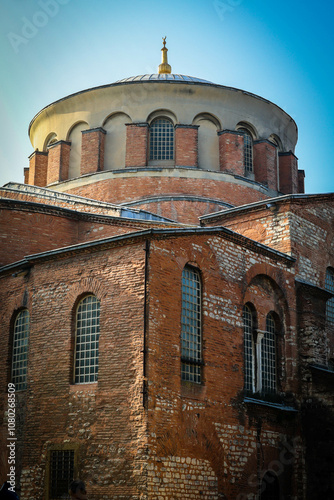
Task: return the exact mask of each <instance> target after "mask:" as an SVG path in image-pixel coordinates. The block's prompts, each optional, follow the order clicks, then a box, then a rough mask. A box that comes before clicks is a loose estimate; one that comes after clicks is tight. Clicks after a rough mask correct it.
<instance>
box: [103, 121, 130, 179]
mask: <svg viewBox="0 0 334 500" xmlns="http://www.w3.org/2000/svg"><path fill="white" fill-rule="evenodd" d="M131 122H132V120H131V118H130V116H129V115H127V114H126V113H113V114H112V115H109V116H108V117H107V118H106V119H105V121H104V123H103V128H104V130H105V131H106V137H105V146H104V170H115V169H117V168H124V164H125V148H126V126H125V124H126V123H131Z"/></svg>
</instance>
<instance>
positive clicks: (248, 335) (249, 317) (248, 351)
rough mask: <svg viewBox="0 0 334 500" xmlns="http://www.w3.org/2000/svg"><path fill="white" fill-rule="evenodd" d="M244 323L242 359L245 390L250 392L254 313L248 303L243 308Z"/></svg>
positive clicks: (251, 383) (252, 370)
mask: <svg viewBox="0 0 334 500" xmlns="http://www.w3.org/2000/svg"><path fill="white" fill-rule="evenodd" d="M243 325H244V360H245V372H244V377H245V391H248V392H250V391H251V392H252V391H254V389H255V384H254V364H255V363H254V362H255V359H254V355H255V353H254V338H253V336H254V326H255V325H254V313H253V311H252V310H251V308H250V307H249V306H248V305H245V306H244V308H243Z"/></svg>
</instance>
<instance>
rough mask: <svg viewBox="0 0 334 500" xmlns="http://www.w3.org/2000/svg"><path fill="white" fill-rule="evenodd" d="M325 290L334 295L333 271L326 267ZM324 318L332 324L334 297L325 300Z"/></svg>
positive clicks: (333, 320) (333, 319)
mask: <svg viewBox="0 0 334 500" xmlns="http://www.w3.org/2000/svg"><path fill="white" fill-rule="evenodd" d="M325 288H326V290H328V291H329V292H332V293H334V269H332V268H331V267H328V268H327V270H326V280H325ZM326 318H327V320H328V321H331V322H332V323H334V297H332V298H330V299H328V300H327V303H326Z"/></svg>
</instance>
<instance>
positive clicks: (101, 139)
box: [80, 127, 106, 175]
mask: <svg viewBox="0 0 334 500" xmlns="http://www.w3.org/2000/svg"><path fill="white" fill-rule="evenodd" d="M81 133H82V141H81V165H80V175H84V174H89V173H92V172H98V171H99V170H103V166H104V143H105V136H106V131H105V130H104V129H103V128H102V127H98V128H93V129H90V130H83V131H82V132H81Z"/></svg>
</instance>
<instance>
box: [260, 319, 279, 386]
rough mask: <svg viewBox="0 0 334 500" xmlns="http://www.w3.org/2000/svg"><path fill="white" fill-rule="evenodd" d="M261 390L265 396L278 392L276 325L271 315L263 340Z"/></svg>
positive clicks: (267, 320)
mask: <svg viewBox="0 0 334 500" xmlns="http://www.w3.org/2000/svg"><path fill="white" fill-rule="evenodd" d="M261 390H262V392H264V393H265V394H268V393H270V392H276V325H275V320H274V318H273V315H272V314H271V313H269V314H268V315H267V318H266V332H265V333H264V335H263V337H262V340H261Z"/></svg>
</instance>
